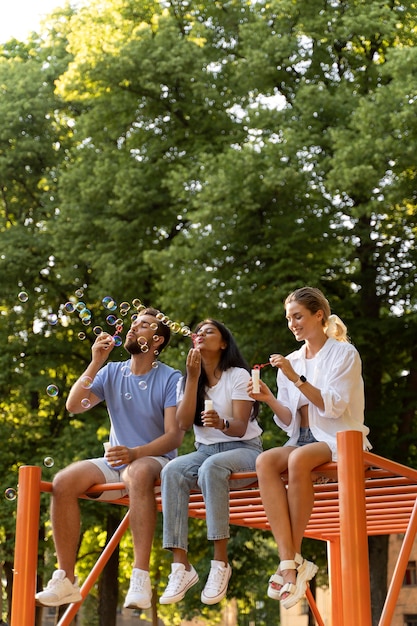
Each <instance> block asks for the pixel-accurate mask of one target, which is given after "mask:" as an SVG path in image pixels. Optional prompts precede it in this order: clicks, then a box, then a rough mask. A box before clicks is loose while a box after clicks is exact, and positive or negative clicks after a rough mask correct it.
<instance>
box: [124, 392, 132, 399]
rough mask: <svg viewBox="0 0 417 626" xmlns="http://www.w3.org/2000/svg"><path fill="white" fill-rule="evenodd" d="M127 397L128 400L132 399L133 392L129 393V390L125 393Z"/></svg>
mask: <svg viewBox="0 0 417 626" xmlns="http://www.w3.org/2000/svg"><path fill="white" fill-rule="evenodd" d="M125 398H126V400H131V399H132V394H131V393H129V392H127V393H125Z"/></svg>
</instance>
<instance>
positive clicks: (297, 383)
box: [294, 376, 307, 387]
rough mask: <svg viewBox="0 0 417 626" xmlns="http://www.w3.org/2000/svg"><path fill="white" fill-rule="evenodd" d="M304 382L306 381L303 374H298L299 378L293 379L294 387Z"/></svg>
mask: <svg viewBox="0 0 417 626" xmlns="http://www.w3.org/2000/svg"><path fill="white" fill-rule="evenodd" d="M306 382H307V378H306V377H305V376H300V378H299V379H298V380H296V381H295V383H294V385H295V386H296V387H301V385H303V384H304V383H306Z"/></svg>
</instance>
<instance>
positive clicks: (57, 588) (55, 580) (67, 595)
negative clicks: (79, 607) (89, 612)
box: [35, 569, 82, 606]
mask: <svg viewBox="0 0 417 626" xmlns="http://www.w3.org/2000/svg"><path fill="white" fill-rule="evenodd" d="M35 599H36V602H37V604H40V605H41V606H61V605H62V604H71V603H72V602H80V601H81V600H82V596H81V592H80V588H79V586H78V581H77V578H75V581H74V583H71V582H70V581H69V579H68V578H67V575H66V573H65V572H64V570H63V569H57V570H56V571H55V572H54V573H53V574H52V578H51V580H50V581H49V582H48V584H47V586H46V587H45V589H44V590H43V591H39V592H38V593H37V594H36V595H35Z"/></svg>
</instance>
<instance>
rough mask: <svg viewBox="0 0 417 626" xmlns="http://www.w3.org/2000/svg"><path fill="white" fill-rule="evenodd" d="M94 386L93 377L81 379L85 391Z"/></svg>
mask: <svg viewBox="0 0 417 626" xmlns="http://www.w3.org/2000/svg"><path fill="white" fill-rule="evenodd" d="M92 384H93V379H92V378H91V376H82V377H81V386H82V387H84V389H90V387H91V385H92Z"/></svg>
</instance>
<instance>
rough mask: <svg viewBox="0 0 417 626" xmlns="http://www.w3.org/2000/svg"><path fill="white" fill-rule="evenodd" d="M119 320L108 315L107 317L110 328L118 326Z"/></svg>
mask: <svg viewBox="0 0 417 626" xmlns="http://www.w3.org/2000/svg"><path fill="white" fill-rule="evenodd" d="M116 321H117V318H116V316H115V315H108V316H107V317H106V322H107V323H108V325H109V326H114V325H115V324H116Z"/></svg>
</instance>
